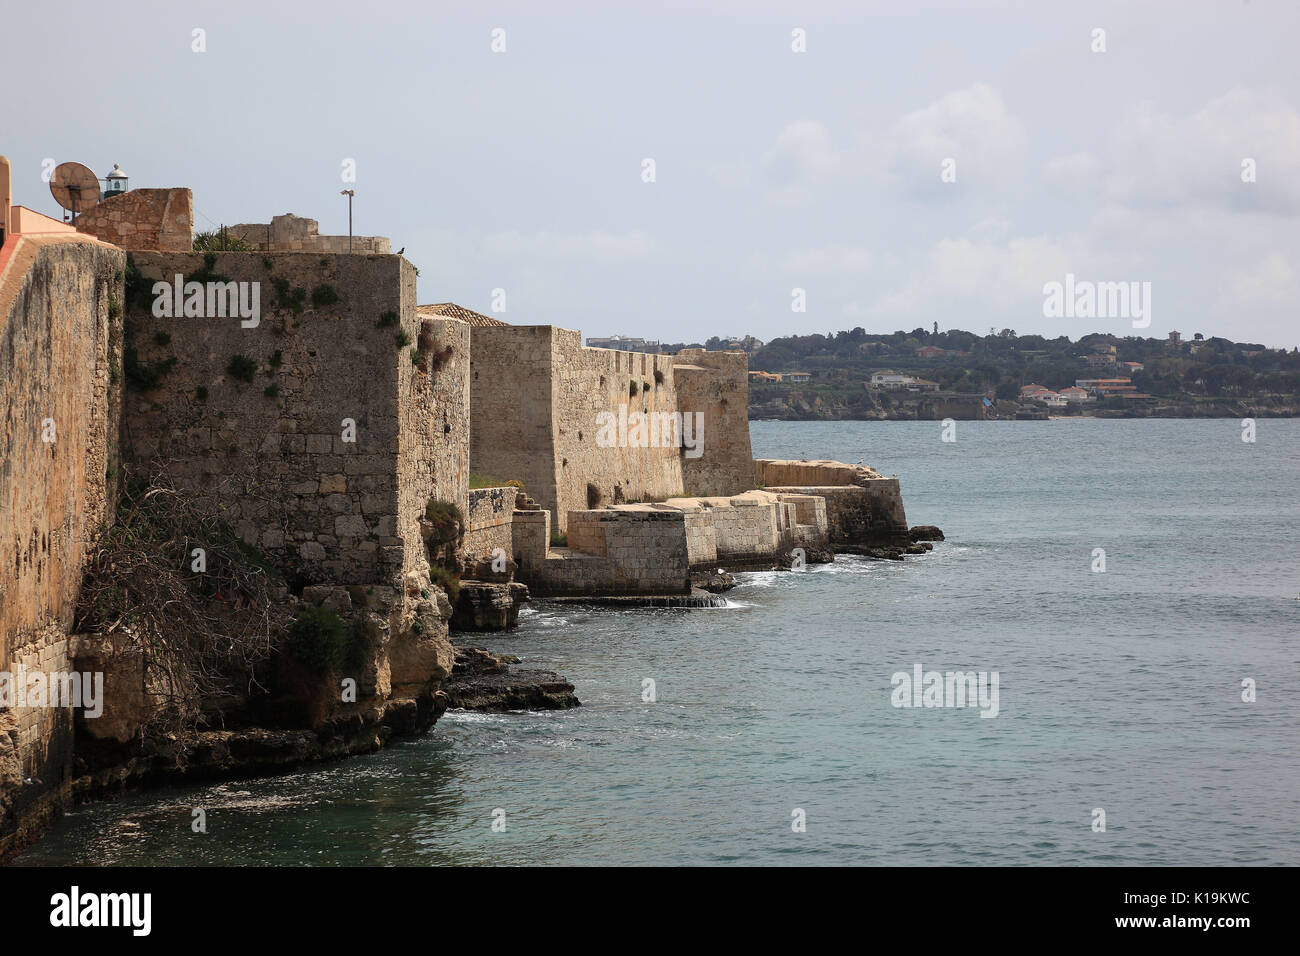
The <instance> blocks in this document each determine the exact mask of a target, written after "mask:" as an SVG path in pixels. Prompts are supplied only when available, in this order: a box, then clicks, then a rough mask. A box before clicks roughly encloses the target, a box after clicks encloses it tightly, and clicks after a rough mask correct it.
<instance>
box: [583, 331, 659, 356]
mask: <svg viewBox="0 0 1300 956" xmlns="http://www.w3.org/2000/svg"><path fill="white" fill-rule="evenodd" d="M587 346H588V348H593V349H614V350H616V351H619V352H649V353H651V354H652V355H657V354H658V353H659V342H658V340H655V341H650V340H649V339H638V338H632V337H631V336H627V335H611V336H609V337H608V338H596V337H591V338H588V339H587Z"/></svg>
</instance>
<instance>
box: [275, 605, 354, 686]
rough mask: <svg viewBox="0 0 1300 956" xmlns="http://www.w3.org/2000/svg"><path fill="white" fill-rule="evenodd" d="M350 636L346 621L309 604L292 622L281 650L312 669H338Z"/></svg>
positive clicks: (325, 609) (346, 654) (343, 658)
mask: <svg viewBox="0 0 1300 956" xmlns="http://www.w3.org/2000/svg"><path fill="white" fill-rule="evenodd" d="M351 645H352V640H351V636H350V635H349V633H348V628H347V625H346V624H344V623H343V618H341V617H339V616H338V615H337V614H335V613H334V612H333V611H331V610H330V609H329V608H327V607H309V608H307V609H306V610H304V611H302V612H301V613H300V614H299V615H298V616H297V617H296V618H294V621H293V623H292V624H291V625H289V634H288V637H287V638H286V639H285V643H284V650H285V653H287V654H288V655H289V656H290V657H293V658H294V659H295V660H297V661H299V662H301V663H303V664H305V665H306V666H307V667H310V668H311V669H312V670H315V671H322V672H325V671H338V670H339V669H340V668H342V667H343V665H344V664H345V663H346V662H347V660H348V658H349V656H350V652H351V649H352V647H351Z"/></svg>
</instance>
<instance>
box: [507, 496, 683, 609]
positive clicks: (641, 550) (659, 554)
mask: <svg viewBox="0 0 1300 956" xmlns="http://www.w3.org/2000/svg"><path fill="white" fill-rule="evenodd" d="M571 517H572V518H573V520H574V524H575V525H576V524H584V525H585V524H593V523H594V524H595V525H597V526H598V527H599V528H600V529H601V530H603V532H604V538H605V541H604V553H603V554H590V553H582V552H578V551H575V550H571V549H570V548H556V549H553V550H551V551H550V553H548V554H547V556H546V557H545V558H544V559H542V560H540V561H539V560H536V559H535V557H534V559H533V560H531V561H530V562H529V563H528V566H527V577H525V578H524V580H525V582H526V583H527V584H528V586H529V588H530V589H532V590H533V591H534V592H536V593H537V594H541V595H551V596H561V595H569V596H574V595H607V594H638V593H640V594H685V593H687V592H689V591H690V580H689V573H690V561H689V558H688V555H687V545H686V523H685V515H684V514H683V513H682V512H680V511H675V510H644V511H632V512H620V511H613V510H595V511H589V512H586V513H585V514H582V513H580V512H574V514H573V515H572V516H571ZM522 571H523V569H522V568H521V576H522Z"/></svg>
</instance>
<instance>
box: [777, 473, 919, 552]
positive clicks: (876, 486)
mask: <svg viewBox="0 0 1300 956" xmlns="http://www.w3.org/2000/svg"><path fill="white" fill-rule="evenodd" d="M767 490H768V491H771V492H776V493H786V494H799V495H815V496H817V497H819V498H822V499H824V500H825V503H826V504H825V508H826V529H827V534H828V541H829V543H830V544H831V545H836V544H854V545H868V544H879V543H882V542H886V541H890V540H894V539H903V538H906V537H907V516H906V515H905V514H904V513H903V501H902V498H901V497H900V495H899V491H898V479H897V478H880V479H877V480H876V481H873V482H870V483H869V484H868V485H867V486H866V487H859V486H857V485H806V486H802V487H794V486H792V487H787V488H781V487H777V488H772V487H769V488H768V489H767Z"/></svg>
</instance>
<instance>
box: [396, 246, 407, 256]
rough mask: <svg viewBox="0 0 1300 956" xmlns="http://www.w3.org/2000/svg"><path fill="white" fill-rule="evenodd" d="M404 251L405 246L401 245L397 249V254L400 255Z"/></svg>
mask: <svg viewBox="0 0 1300 956" xmlns="http://www.w3.org/2000/svg"><path fill="white" fill-rule="evenodd" d="M405 251H406V246H402V248H400V249H398V250H397V254H398V255H399V256H400V255H401V254H402V253H403V252H405Z"/></svg>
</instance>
